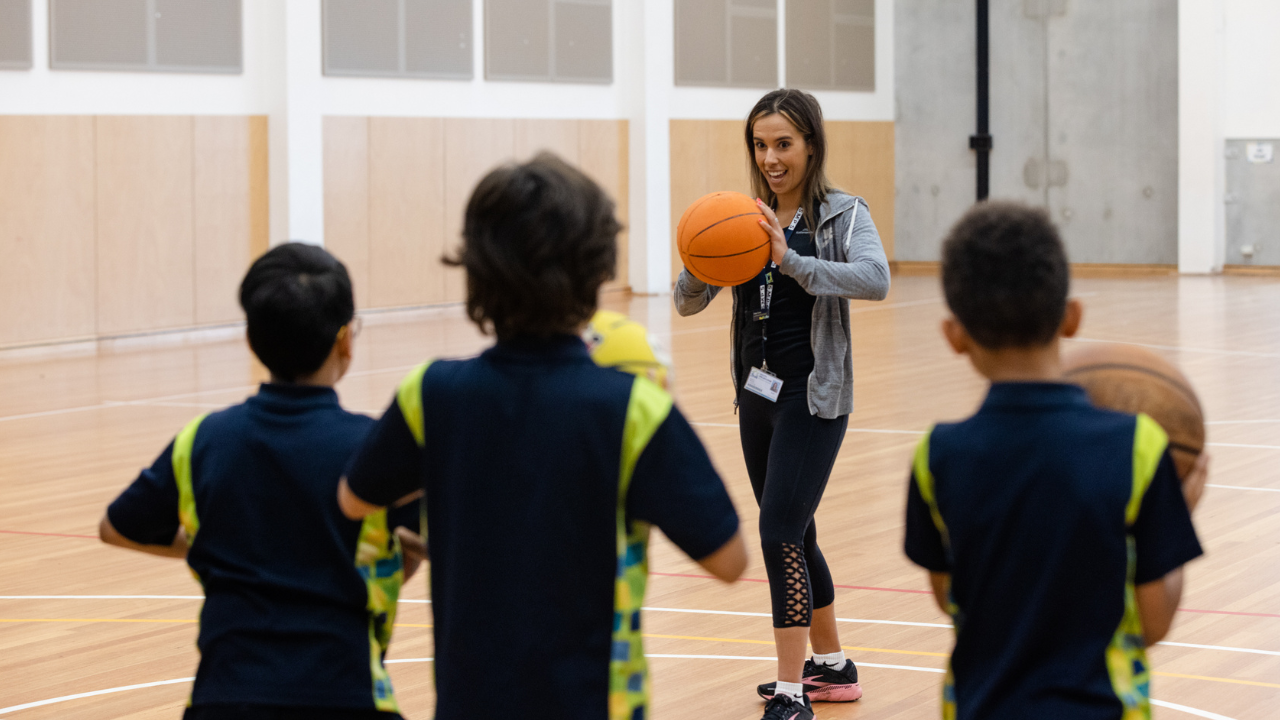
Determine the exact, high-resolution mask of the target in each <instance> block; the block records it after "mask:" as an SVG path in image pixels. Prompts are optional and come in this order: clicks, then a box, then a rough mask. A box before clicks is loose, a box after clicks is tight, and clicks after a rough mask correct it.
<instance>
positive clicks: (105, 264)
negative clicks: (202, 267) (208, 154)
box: [96, 116, 195, 335]
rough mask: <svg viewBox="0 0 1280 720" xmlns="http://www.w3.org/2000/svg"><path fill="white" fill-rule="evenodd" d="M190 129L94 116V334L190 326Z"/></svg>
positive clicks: (161, 120)
mask: <svg viewBox="0 0 1280 720" xmlns="http://www.w3.org/2000/svg"><path fill="white" fill-rule="evenodd" d="M192 124H193V123H192V118H190V117H144V116H130V117H99V118H97V122H96V129H97V149H96V150H97V151H96V157H97V172H96V178H97V186H98V189H97V202H96V216H97V236H98V253H97V256H98V282H97V298H98V300H97V302H98V328H97V329H98V333H99V334H100V335H113V334H119V333H128V332H138V331H146V330H159V329H165V328H176V327H183V326H190V325H193V324H194V323H195V292H194V288H193V285H194V282H195V277H194V272H195V257H194V251H195V238H194V228H193V226H194V212H193V201H192V199H193V194H194V193H193V187H192V177H193V172H192V155H193V152H192V151H193V147H192Z"/></svg>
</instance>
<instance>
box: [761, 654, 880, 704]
mask: <svg viewBox="0 0 1280 720" xmlns="http://www.w3.org/2000/svg"><path fill="white" fill-rule="evenodd" d="M802 674H803V677H802V678H801V682H803V683H804V695H805V697H806V698H807V699H808V700H809V701H810V702H853V701H854V700H857V699H858V698H860V697H862V686H861V685H859V684H858V666H856V665H854V664H853V661H852V660H845V661H844V667H840V668H833V667H831V666H830V665H819V664H817V663H815V662H814V661H813V660H812V659H809V660H805V661H804V671H803V673H802ZM776 685H777V683H765V684H763V685H758V686H756V692H757V693H759V694H760V697H762V698H764V699H765V700H769V699H771V698H773V691H774V687H775V686H776Z"/></svg>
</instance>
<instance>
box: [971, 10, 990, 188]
mask: <svg viewBox="0 0 1280 720" xmlns="http://www.w3.org/2000/svg"><path fill="white" fill-rule="evenodd" d="M977 3H978V7H977V10H978V13H977V14H978V28H977V30H978V33H977V38H978V78H977V79H978V132H977V133H975V134H973V135H970V136H969V147H970V148H972V149H973V150H974V151H975V152H976V153H977V161H978V162H977V165H978V177H977V186H978V202H982V201H983V200H986V199H987V196H988V195H990V194H991V127H990V122H989V121H990V119H991V58H990V53H989V50H990V40H991V38H990V32H989V30H990V23H989V16H990V0H977Z"/></svg>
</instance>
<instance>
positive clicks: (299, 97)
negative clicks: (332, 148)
mask: <svg viewBox="0 0 1280 720" xmlns="http://www.w3.org/2000/svg"><path fill="white" fill-rule="evenodd" d="M272 5H273V7H274V16H273V17H272V18H271V20H272V22H273V23H274V24H275V26H276V27H275V31H276V37H277V42H278V43H279V46H278V49H277V55H276V57H275V58H273V60H274V61H275V62H274V63H273V65H275V73H276V77H275V82H276V92H275V93H274V100H273V102H272V108H271V114H270V117H269V119H268V136H269V141H270V151H269V153H270V159H269V163H270V190H271V244H272V245H277V244H279V243H282V242H285V241H286V240H302V241H305V242H310V243H315V244H316V245H323V244H324V137H323V127H322V124H323V123H322V106H321V82H322V79H321V59H320V52H321V23H320V3H319V2H316V0H277V2H273V3H272Z"/></svg>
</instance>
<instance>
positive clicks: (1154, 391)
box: [1063, 343, 1204, 478]
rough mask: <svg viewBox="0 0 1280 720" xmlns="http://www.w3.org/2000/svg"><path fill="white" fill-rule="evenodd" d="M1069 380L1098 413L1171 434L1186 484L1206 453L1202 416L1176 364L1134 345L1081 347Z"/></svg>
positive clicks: (1070, 363)
mask: <svg viewBox="0 0 1280 720" xmlns="http://www.w3.org/2000/svg"><path fill="white" fill-rule="evenodd" d="M1063 366H1064V370H1065V371H1066V378H1067V380H1069V381H1070V382H1073V383H1075V384H1077V385H1080V386H1081V387H1083V388H1084V389H1085V392H1087V393H1088V394H1089V399H1090V400H1092V401H1093V404H1094V405H1097V406H1098V407H1102V408H1107V409H1110V410H1118V411H1120V412H1126V413H1133V414H1137V413H1140V412H1143V413H1146V414H1148V415H1150V416H1151V418H1152V419H1153V420H1155V421H1156V422H1158V423H1160V427H1163V428H1164V431H1165V432H1167V433H1168V434H1169V451H1170V453H1171V454H1172V455H1173V461H1174V464H1175V465H1177V467H1178V475H1179V476H1180V477H1183V478H1185V477H1186V476H1187V473H1188V472H1190V470H1191V467H1192V465H1194V464H1195V461H1196V457H1198V456H1199V455H1200V451H1201V450H1203V449H1204V411H1202V410H1201V409H1200V400H1199V398H1197V397H1196V393H1195V390H1193V389H1192V388H1191V383H1190V382H1188V381H1187V378H1186V376H1185V375H1183V374H1182V372H1181V371H1180V370H1178V368H1177V367H1175V366H1174V365H1173V364H1172V363H1170V362H1169V361H1167V360H1165V359H1164V358H1162V357H1160V356H1159V355H1157V354H1155V353H1154V352H1151V351H1150V350H1147V349H1146V348H1142V347H1138V346H1136V345H1121V344H1105V343H1082V344H1081V345H1080V346H1078V347H1076V348H1075V349H1074V350H1072V351H1071V352H1070V353H1068V354H1067V356H1066V359H1065V361H1064V364H1063Z"/></svg>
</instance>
